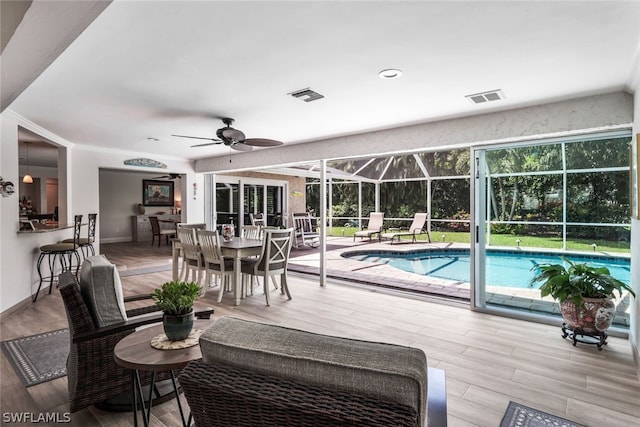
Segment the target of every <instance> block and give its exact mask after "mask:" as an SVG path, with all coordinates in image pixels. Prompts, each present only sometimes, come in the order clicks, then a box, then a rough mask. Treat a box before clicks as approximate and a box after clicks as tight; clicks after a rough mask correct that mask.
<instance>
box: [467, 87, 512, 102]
mask: <svg viewBox="0 0 640 427" xmlns="http://www.w3.org/2000/svg"><path fill="white" fill-rule="evenodd" d="M465 98H467V99H468V100H469V101H470V102H472V103H474V104H482V103H484V102H489V101H498V100H500V99H504V95H503V94H502V91H501V90H500V89H496V90H490V91H487V92H481V93H474V94H473V95H467V96H465Z"/></svg>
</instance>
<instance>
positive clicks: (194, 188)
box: [193, 182, 198, 200]
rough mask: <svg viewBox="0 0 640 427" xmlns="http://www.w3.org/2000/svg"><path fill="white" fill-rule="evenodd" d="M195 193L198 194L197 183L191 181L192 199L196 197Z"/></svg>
mask: <svg viewBox="0 0 640 427" xmlns="http://www.w3.org/2000/svg"><path fill="white" fill-rule="evenodd" d="M196 194H198V184H197V183H195V182H194V183H193V200H195V199H196Z"/></svg>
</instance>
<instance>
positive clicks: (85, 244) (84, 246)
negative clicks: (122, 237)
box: [60, 213, 98, 258]
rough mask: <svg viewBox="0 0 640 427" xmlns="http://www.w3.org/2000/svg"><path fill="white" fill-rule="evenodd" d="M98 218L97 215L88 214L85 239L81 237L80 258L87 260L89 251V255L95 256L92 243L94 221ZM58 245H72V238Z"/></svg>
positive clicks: (94, 228) (94, 233)
mask: <svg viewBox="0 0 640 427" xmlns="http://www.w3.org/2000/svg"><path fill="white" fill-rule="evenodd" d="M97 218H98V214H97V213H90V214H89V225H88V228H87V237H81V238H80V241H79V244H80V251H81V252H82V258H87V257H88V256H89V251H91V255H95V254H96V250H95V249H94V247H93V242H95V241H96V220H97ZM60 243H73V238H70V239H64V240H62V241H61V242H60Z"/></svg>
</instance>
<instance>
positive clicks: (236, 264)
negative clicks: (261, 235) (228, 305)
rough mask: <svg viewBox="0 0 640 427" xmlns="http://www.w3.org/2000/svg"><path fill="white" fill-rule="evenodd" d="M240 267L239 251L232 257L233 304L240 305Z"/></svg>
mask: <svg viewBox="0 0 640 427" xmlns="http://www.w3.org/2000/svg"><path fill="white" fill-rule="evenodd" d="M241 267H242V261H241V258H240V253H237V255H236V256H235V258H234V259H233V269H234V273H235V274H234V275H233V296H234V298H235V304H236V305H240V297H241V296H242V272H241V271H240V268H241Z"/></svg>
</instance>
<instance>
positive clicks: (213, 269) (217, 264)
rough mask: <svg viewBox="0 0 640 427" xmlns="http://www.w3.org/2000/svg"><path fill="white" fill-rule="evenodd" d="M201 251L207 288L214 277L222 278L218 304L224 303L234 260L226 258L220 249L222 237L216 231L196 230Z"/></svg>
mask: <svg viewBox="0 0 640 427" xmlns="http://www.w3.org/2000/svg"><path fill="white" fill-rule="evenodd" d="M195 233H196V236H197V239H198V241H199V242H200V251H201V253H202V258H203V262H204V271H205V275H206V276H205V284H206V285H205V286H208V285H209V283H211V279H212V276H220V278H221V283H220V290H219V291H218V302H221V301H222V296H223V294H224V287H225V280H226V281H227V283H228V281H229V279H231V275H232V274H233V273H234V271H235V270H234V267H233V259H231V258H225V257H224V256H223V255H222V249H221V247H220V235H219V234H218V232H217V231H215V230H203V229H196V230H195Z"/></svg>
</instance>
